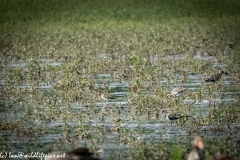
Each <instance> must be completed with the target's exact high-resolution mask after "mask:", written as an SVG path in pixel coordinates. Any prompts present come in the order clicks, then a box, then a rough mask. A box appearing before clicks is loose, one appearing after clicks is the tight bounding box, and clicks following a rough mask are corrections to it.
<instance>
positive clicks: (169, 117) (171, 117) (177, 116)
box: [162, 110, 193, 124]
mask: <svg viewBox="0 0 240 160" xmlns="http://www.w3.org/2000/svg"><path fill="white" fill-rule="evenodd" d="M162 113H163V115H164V116H165V117H166V119H167V120H170V121H173V120H178V119H181V118H188V117H191V118H193V117H192V116H190V115H180V114H177V113H172V114H168V113H167V111H166V110H163V111H162ZM171 124H172V123H171Z"/></svg>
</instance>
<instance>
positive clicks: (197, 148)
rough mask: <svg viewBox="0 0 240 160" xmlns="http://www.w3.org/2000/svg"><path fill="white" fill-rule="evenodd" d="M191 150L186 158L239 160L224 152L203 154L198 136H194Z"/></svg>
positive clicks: (189, 159) (188, 159)
mask: <svg viewBox="0 0 240 160" xmlns="http://www.w3.org/2000/svg"><path fill="white" fill-rule="evenodd" d="M192 145H193V150H192V151H191V152H190V153H189V155H188V158H187V160H240V159H238V158H233V157H231V156H228V155H224V154H214V155H210V156H208V157H206V156H205V151H204V144H203V141H202V138H201V137H200V136H196V137H195V138H194V141H193V143H192Z"/></svg>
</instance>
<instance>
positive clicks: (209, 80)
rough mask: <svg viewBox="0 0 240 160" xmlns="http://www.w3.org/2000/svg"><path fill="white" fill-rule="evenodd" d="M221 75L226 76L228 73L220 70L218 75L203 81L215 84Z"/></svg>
mask: <svg viewBox="0 0 240 160" xmlns="http://www.w3.org/2000/svg"><path fill="white" fill-rule="evenodd" d="M223 74H226V75H227V74H228V73H227V72H224V71H221V70H220V71H219V73H217V74H214V75H212V76H211V77H209V78H205V79H204V80H205V82H216V81H218V80H220V79H221V77H222V75H223Z"/></svg>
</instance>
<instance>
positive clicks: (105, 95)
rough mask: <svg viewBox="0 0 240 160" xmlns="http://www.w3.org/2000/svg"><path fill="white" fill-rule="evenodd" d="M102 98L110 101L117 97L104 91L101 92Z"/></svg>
mask: <svg viewBox="0 0 240 160" xmlns="http://www.w3.org/2000/svg"><path fill="white" fill-rule="evenodd" d="M101 98H102V100H104V101H108V100H111V99H115V98H114V97H113V96H111V95H109V94H106V93H102V94H101Z"/></svg>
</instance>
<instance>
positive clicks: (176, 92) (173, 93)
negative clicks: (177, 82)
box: [171, 88, 188, 96]
mask: <svg viewBox="0 0 240 160" xmlns="http://www.w3.org/2000/svg"><path fill="white" fill-rule="evenodd" d="M187 90H188V89H187V88H174V89H173V90H172V91H171V96H178V95H180V94H181V93H183V92H185V91H187Z"/></svg>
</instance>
